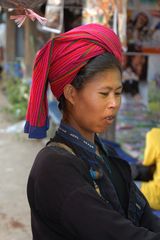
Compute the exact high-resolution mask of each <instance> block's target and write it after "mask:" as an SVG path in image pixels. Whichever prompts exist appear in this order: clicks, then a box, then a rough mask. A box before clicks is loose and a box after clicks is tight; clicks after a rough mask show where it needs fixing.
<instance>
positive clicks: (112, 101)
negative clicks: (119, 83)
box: [108, 94, 121, 109]
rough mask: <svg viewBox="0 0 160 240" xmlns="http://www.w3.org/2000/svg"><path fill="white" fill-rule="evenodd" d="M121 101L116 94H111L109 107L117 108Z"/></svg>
mask: <svg viewBox="0 0 160 240" xmlns="http://www.w3.org/2000/svg"><path fill="white" fill-rule="evenodd" d="M120 101H121V100H120V98H119V97H117V96H115V94H113V95H111V96H110V99H109V101H108V108H112V109H115V108H117V107H119V105H120Z"/></svg>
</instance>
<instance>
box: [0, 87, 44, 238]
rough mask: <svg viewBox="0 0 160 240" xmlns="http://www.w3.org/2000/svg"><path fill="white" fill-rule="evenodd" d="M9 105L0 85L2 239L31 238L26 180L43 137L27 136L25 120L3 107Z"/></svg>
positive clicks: (0, 210) (0, 227) (0, 216)
mask: <svg viewBox="0 0 160 240" xmlns="http://www.w3.org/2000/svg"><path fill="white" fill-rule="evenodd" d="M6 105H7V101H6V98H5V97H4V95H3V94H2V91H1V89H0V239H2V240H31V239H32V236H31V229H30V209H29V206H28V202H27V196H26V184H27V178H28V174H29V171H30V169H31V166H32V163H33V160H34V158H35V156H36V153H37V152H38V151H39V149H40V148H42V146H43V145H44V141H38V140H28V139H27V136H25V134H23V133H22V123H19V124H18V125H17V124H16V125H15V123H14V122H13V120H12V119H11V117H9V116H8V114H6V113H5V112H4V111H3V108H4V106H6ZM15 129H16V132H15Z"/></svg>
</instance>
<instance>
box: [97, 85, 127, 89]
mask: <svg viewBox="0 0 160 240" xmlns="http://www.w3.org/2000/svg"><path fill="white" fill-rule="evenodd" d="M121 89H123V86H122V85H121V86H119V87H117V88H116V89H115V90H121ZM99 90H113V88H112V87H102V88H100V89H99Z"/></svg>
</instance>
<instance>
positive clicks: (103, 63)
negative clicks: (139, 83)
mask: <svg viewBox="0 0 160 240" xmlns="http://www.w3.org/2000/svg"><path fill="white" fill-rule="evenodd" d="M110 69H118V70H119V71H120V73H121V75H122V68H121V64H120V62H119V61H118V60H117V59H116V57H115V56H114V55H112V54H111V53H108V52H107V53H104V54H102V55H99V56H96V57H94V58H92V59H90V60H89V62H88V63H87V64H86V65H85V66H84V67H83V68H82V69H81V70H80V71H79V72H78V74H77V76H76V77H75V78H74V80H73V81H72V83H71V84H72V86H74V87H75V88H76V89H79V90H80V89H82V88H83V87H84V86H85V83H86V82H87V81H89V80H90V79H91V78H92V77H93V76H94V75H95V74H97V73H99V72H104V71H106V70H110ZM58 101H59V104H58V108H59V110H60V111H62V112H63V111H64V110H65V108H66V99H65V97H64V95H63V94H62V95H61V96H60V98H59V100H58Z"/></svg>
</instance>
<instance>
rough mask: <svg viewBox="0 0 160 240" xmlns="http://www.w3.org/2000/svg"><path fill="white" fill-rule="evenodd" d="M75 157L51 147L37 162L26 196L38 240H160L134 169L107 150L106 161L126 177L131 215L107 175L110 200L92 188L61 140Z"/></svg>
mask: <svg viewBox="0 0 160 240" xmlns="http://www.w3.org/2000/svg"><path fill="white" fill-rule="evenodd" d="M60 140H61V142H65V143H66V144H67V145H69V146H70V147H71V145H72V149H73V150H74V152H75V153H76V156H75V155H73V154H71V153H69V152H68V151H66V150H65V149H63V148H60V147H57V146H54V147H53V146H48V147H45V148H44V149H42V150H41V151H40V152H39V154H38V155H37V157H36V160H35V162H34V164H33V167H32V170H31V172H30V176H29V180H28V186H27V193H28V200H29V204H30V207H31V220H32V232H33V239H34V240H71V239H76V240H119V239H123V240H135V239H136V240H143V239H144V240H160V222H159V220H158V218H157V217H156V216H154V215H153V214H152V211H151V209H150V207H149V205H148V203H147V201H146V199H145V198H144V196H143V195H142V193H141V192H140V191H139V189H138V188H137V187H136V186H135V184H134V183H133V181H132V178H131V173H130V167H129V166H128V164H127V163H126V162H125V161H123V160H121V159H120V158H118V156H117V155H116V154H115V153H114V151H113V150H112V149H111V148H107V153H108V158H109V159H110V161H112V162H113V164H115V166H116V167H117V168H118V169H119V171H120V172H121V174H122V177H123V179H124V182H125V186H126V191H127V195H128V209H127V215H126V214H125V213H124V211H123V209H122V207H121V205H120V202H119V201H118V197H117V196H116V192H115V189H114V187H113V185H112V184H111V181H110V179H109V178H107V175H106V176H105V177H104V182H105V194H106V196H107V197H106V198H105V199H104V198H102V197H101V196H100V195H99V194H98V193H97V192H96V191H95V188H94V184H93V180H92V178H91V176H90V174H89V167H88V165H87V164H86V162H85V161H83V160H82V159H80V158H79V156H77V155H78V151H79V152H80V148H79V147H77V146H76V145H75V144H74V143H72V144H71V143H70V144H68V142H67V141H66V140H65V139H64V138H62V137H57V138H56V137H55V139H54V141H60Z"/></svg>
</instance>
